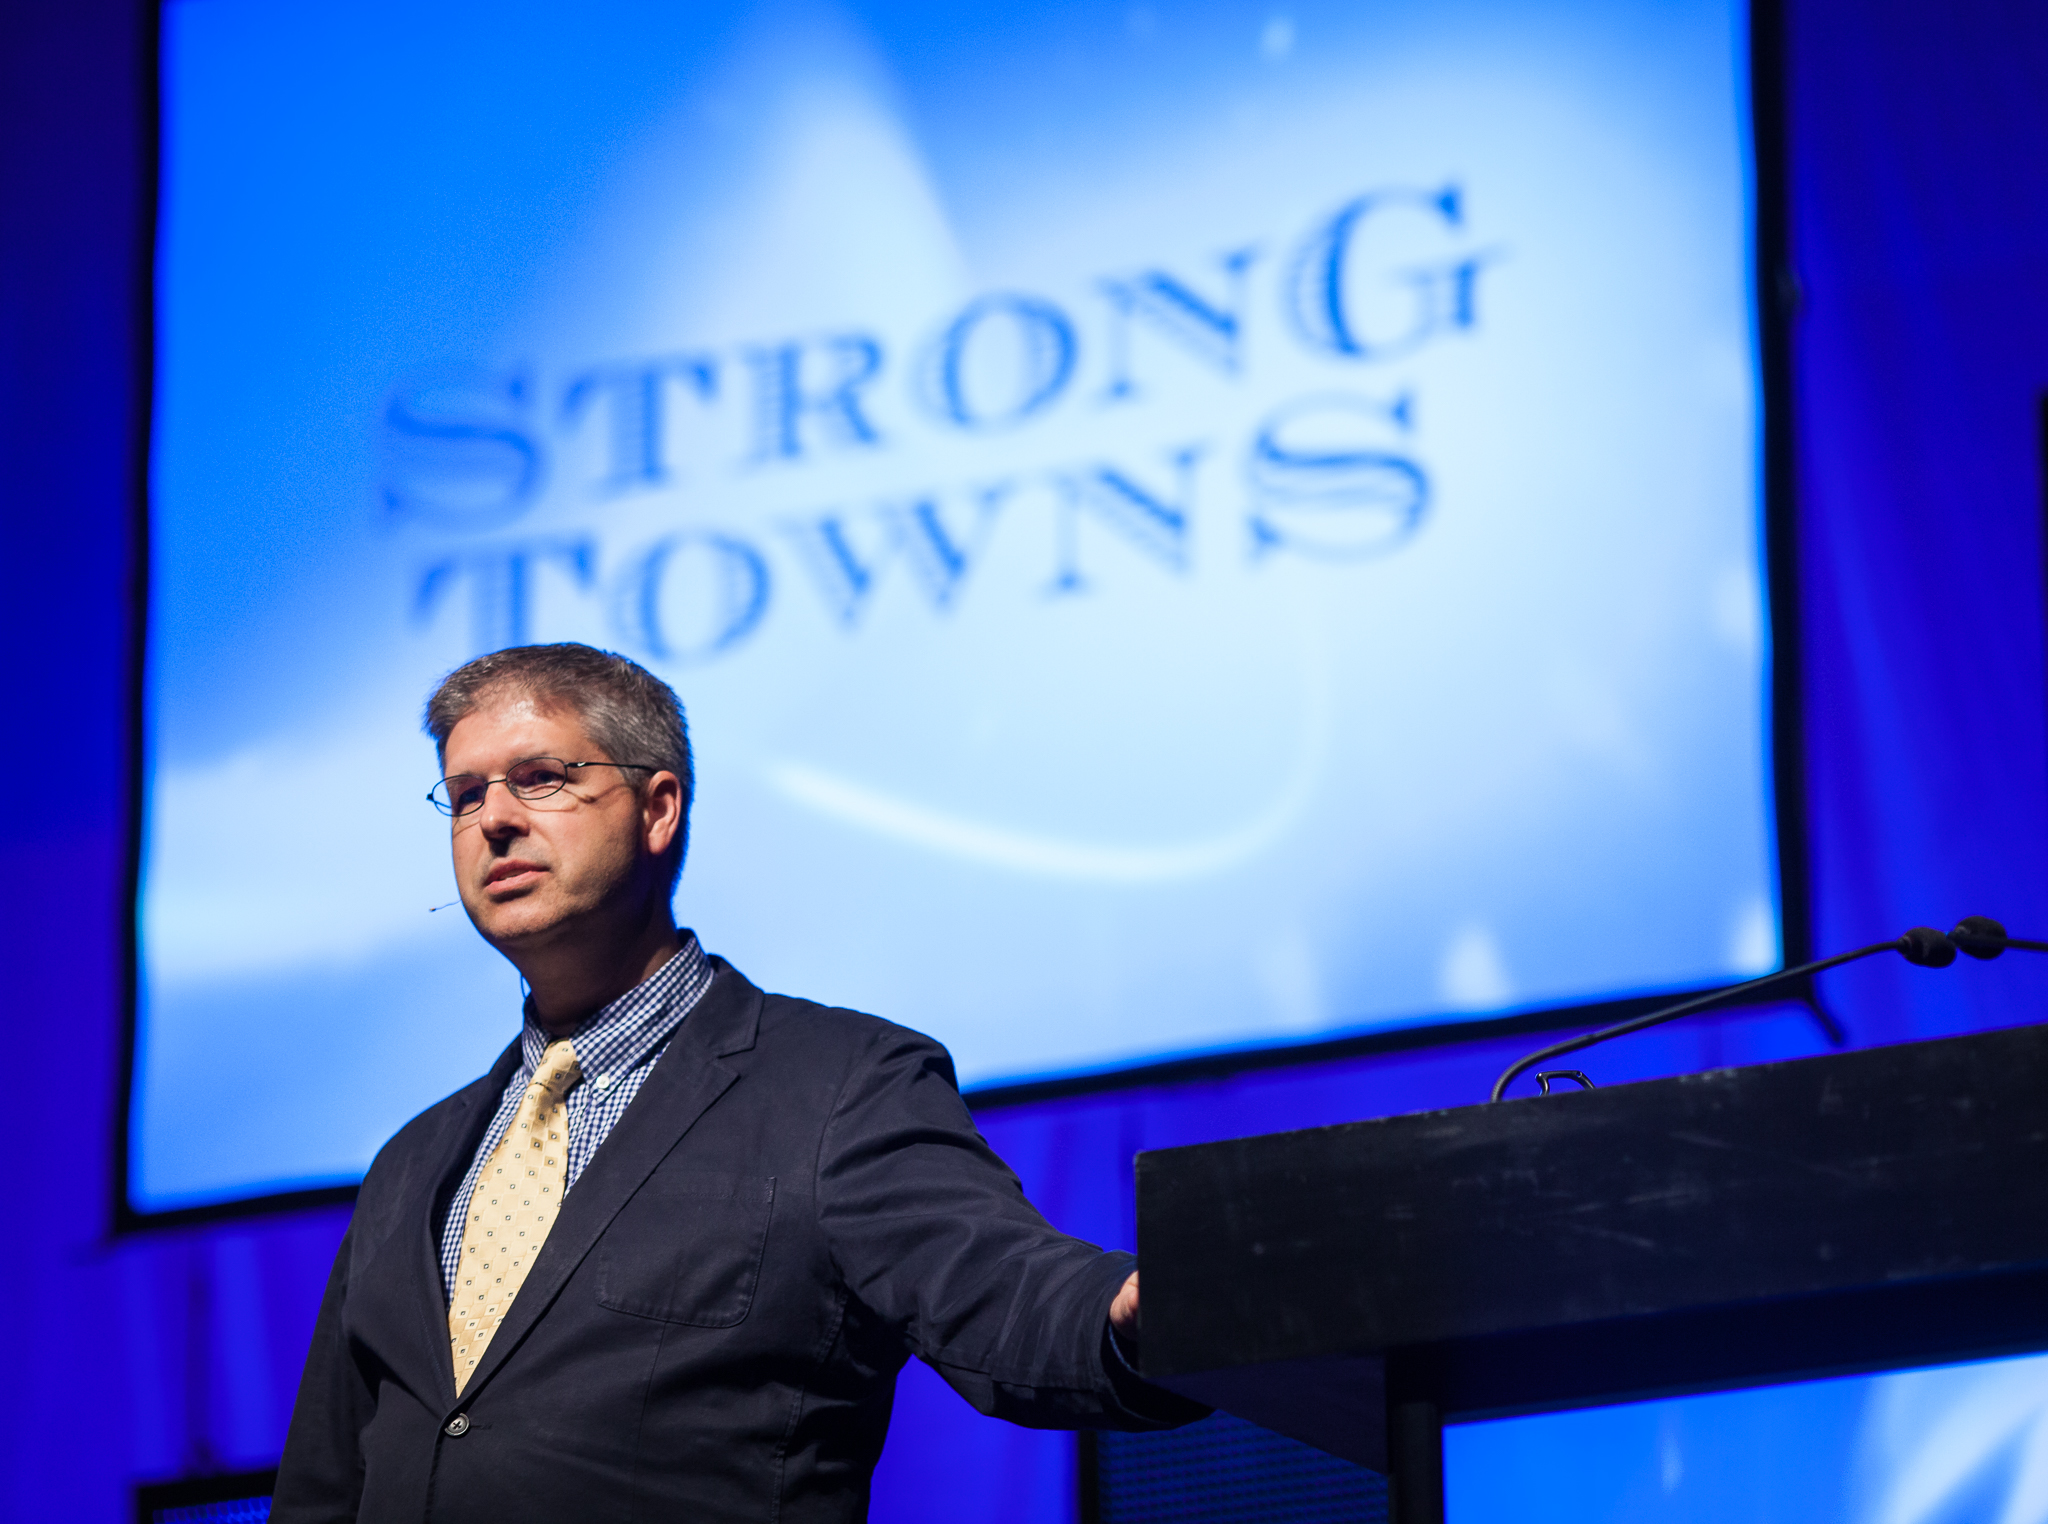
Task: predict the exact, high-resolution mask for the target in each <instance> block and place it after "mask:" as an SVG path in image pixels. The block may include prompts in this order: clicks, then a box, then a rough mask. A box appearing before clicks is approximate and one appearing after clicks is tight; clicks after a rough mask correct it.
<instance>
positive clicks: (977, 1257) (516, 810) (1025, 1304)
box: [271, 645, 1203, 1524]
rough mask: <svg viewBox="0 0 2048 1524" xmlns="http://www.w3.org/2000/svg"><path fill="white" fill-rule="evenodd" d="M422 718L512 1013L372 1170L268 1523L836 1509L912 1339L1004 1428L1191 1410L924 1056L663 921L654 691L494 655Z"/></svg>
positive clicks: (578, 668)
mask: <svg viewBox="0 0 2048 1524" xmlns="http://www.w3.org/2000/svg"><path fill="white" fill-rule="evenodd" d="M426 723H427V730H428V732H429V733H430V734H431V735H432V736H433V738H434V740H435V742H436V744H437V746H438V748H439V751H440V756H441V761H442V772H443V773H444V774H445V775H446V776H444V778H443V779H442V782H441V783H440V784H439V785H438V786H437V787H436V789H435V790H434V794H433V798H434V802H435V803H436V804H437V805H438V806H439V807H440V808H441V809H442V810H443V812H444V813H446V814H448V815H449V816H450V823H451V826H452V838H451V840H452V845H453V852H454V864H455V877H456V882H457V886H458V888H459V891H460V893H461V896H462V903H463V905H464V907H465V908H466V909H467V910H468V912H469V917H470V920H471V922H472V923H473V924H474V925H475V926H476V929H477V930H478V932H480V933H481V934H482V935H483V937H484V939H485V940H486V941H488V942H489V943H490V944H491V945H492V946H493V947H495V948H497V949H498V951H500V952H501V953H503V954H504V955H505V956H506V957H507V958H508V959H510V960H511V962H512V963H513V964H514V966H516V967H517V968H518V969H519V972H520V973H521V974H522V975H523V976H524V978H525V980H526V983H527V985H528V987H529V988H530V990H531V994H530V995H529V996H528V998H527V1002H526V1012H525V1025H524V1029H523V1031H522V1033H521V1035H520V1037H519V1039H518V1040H517V1041H515V1042H514V1043H513V1044H512V1045H511V1046H510V1047H509V1048H507V1049H506V1050H505V1052H504V1053H503V1054H501V1055H500V1056H499V1058H498V1061H497V1063H496V1064H495V1065H493V1066H492V1069H491V1071H490V1073H489V1074H487V1075H485V1076H484V1077H483V1078H482V1079H480V1080H478V1081H477V1082H476V1083H475V1084H472V1085H470V1086H469V1087H468V1088H467V1089H464V1090H461V1091H458V1092H457V1093H456V1094H455V1095H453V1096H450V1097H449V1098H448V1099H447V1100H445V1101H442V1102H441V1103H439V1104H438V1105H436V1106H434V1107H432V1108H431V1109H429V1110H428V1111H426V1112H425V1113H423V1114H422V1115H421V1116H419V1117H417V1118H415V1119H414V1120H413V1121H412V1122H410V1123H408V1124H407V1125H406V1126H405V1127H404V1128H403V1129H402V1130H401V1131H400V1132H399V1133H398V1135H397V1136H396V1137H395V1138H393V1139H392V1140H391V1141H390V1142H389V1143H388V1144H386V1145H385V1147H384V1149H383V1150H382V1151H381V1152H380V1153H379V1154H378V1156H377V1159H376V1162H375V1163H374V1164H372V1165H371V1167H370V1173H369V1175H368V1177H367V1178H366V1179H365V1180H364V1182H363V1187H362V1192H361V1195H360V1197H359V1198H358V1201H357V1204H356V1211H355V1217H354V1220H353V1222H352V1223H351V1226H350V1228H349V1232H348V1236H347V1237H346V1238H345V1239H344V1241H343V1243H342V1246H341V1250H340V1253H339V1254H338V1255H337V1256H336V1259H335V1265H334V1272H333V1275H332V1277H331V1279H330V1281H329V1285H328V1290H327V1295H326V1299H325V1301H324V1303H323V1304H322V1307H321V1311H320V1319H319V1324H318V1327H317V1328H316V1330H315V1333H314V1336H313V1346H312V1350H311V1352H310V1353H309V1355H308V1356H307V1361H306V1370H305V1375H304V1377H303V1379H302V1381H301V1384H300V1388H299V1397H298V1404H297V1407H296V1409H295V1410H294V1412H293V1415H292V1425H291V1432H290V1435H289V1437H288V1439H287V1441H286V1445H285V1454H284V1460H283V1464H282V1467H281V1469H280V1471H279V1475H278V1485H277V1493H276V1500H275V1503H274V1505H273V1510H272V1515H271V1516H272V1518H273V1519H276V1520H279V1521H284V1524H297V1521H302V1520H321V1521H327V1520H361V1521H364V1524H372V1521H377V1524H381V1521H385V1520H392V1521H396V1520H405V1521H407V1524H417V1521H420V1520H423V1519H428V1518H431V1519H433V1520H435V1521H437V1524H438V1521H465V1520H477V1521H486V1520H489V1521H495V1524H512V1521H520V1520H550V1521H570V1520H574V1521H579V1524H580V1521H583V1520H597V1519H613V1518H617V1519H627V1518H653V1517H659V1518H681V1519H692V1520H702V1521H708V1520H729V1519H730V1520H740V1519H760V1520H763V1521H767V1520H779V1521H788V1524H804V1521H810V1520H827V1519H830V1520H853V1519H858V1518H860V1517H862V1516H863V1515H864V1514H865V1512H866V1506H867V1495H868V1484H869V1477H870V1474H871V1473H872V1471H873V1469H874V1465H875V1461H876V1459H877V1457H878V1456H879V1455H880V1453H881V1448H882V1440H883V1436H884V1433H885V1431H886V1430H887V1427H888V1421H889V1407H890V1402H891V1399H892V1396H893V1392H894V1386H895V1379H896V1372H897V1371H898V1370H899V1369H900V1368H901V1367H902V1365H903V1362H904V1360H905V1359H906V1358H907V1356H908V1355H909V1354H910V1353H916V1354H918V1355H920V1356H921V1357H923V1358H924V1359H925V1360H926V1361H928V1362H929V1363H930V1364H931V1365H932V1366H934V1367H935V1368H936V1369H937V1370H938V1371H939V1373H940V1374H941V1375H942V1376H944V1377H945V1379H946V1380H947V1381H948V1382H950V1383H951V1384H952V1385H953V1387H954V1388H955V1389H956V1390H958V1391H959V1392H960V1393H961V1394H962V1395H963V1396H965V1397H966V1398H967V1400H968V1401H969V1402H971V1403H973V1404H974V1405H975V1406H976V1407H977V1408H979V1409H980V1410H981V1411H982V1412H984V1413H992V1414H996V1415H998V1416H1001V1417H1005V1418H1009V1419H1013V1420H1015V1421H1017V1422H1019V1423H1025V1424H1032V1425H1039V1426H1052V1427H1074V1426H1084V1425H1093V1426H1101V1427H1109V1428H1147V1427H1158V1426H1166V1425H1171V1424H1175V1423H1180V1422H1185V1421H1186V1420H1188V1419H1190V1418H1193V1417H1197V1416H1200V1414H1201V1413H1202V1411H1203V1410H1202V1409H1200V1408H1198V1407H1195V1406H1193V1405H1192V1404H1190V1403H1187V1402H1184V1401H1182V1400H1181V1399H1179V1398H1177V1397H1174V1396H1171V1395H1170V1394H1167V1393H1165V1392H1162V1391H1159V1390H1158V1389H1156V1388H1152V1387H1148V1386H1146V1385H1145V1384H1144V1383H1142V1382H1141V1381H1139V1380H1138V1379H1137V1378H1136V1377H1135V1376H1134V1375H1133V1374H1132V1372H1131V1370H1130V1368H1129V1366H1128V1365H1127V1364H1126V1363H1125V1354H1126V1352H1127V1351H1128V1350H1129V1349H1130V1347H1131V1341H1134V1340H1135V1338H1136V1335H1137V1311H1138V1279H1137V1275H1136V1273H1135V1272H1134V1271H1133V1270H1132V1268H1131V1259H1130V1256H1128V1255H1122V1254H1105V1253H1103V1252H1101V1251H1099V1250H1097V1249H1095V1248H1094V1247H1092V1246H1090V1245H1087V1244H1083V1243H1080V1242H1078V1241H1077V1240H1074V1239H1071V1238H1067V1237H1065V1236H1063V1235H1061V1234H1059V1233H1057V1232H1055V1231H1054V1230H1053V1229H1052V1228H1051V1227H1050V1226H1049V1225H1047V1223H1046V1222H1045V1220H1044V1219H1043V1218H1041V1217H1040V1216H1039V1215H1038V1213H1037V1212H1036V1211H1035V1210H1033V1209H1032V1207H1031V1206H1030V1205H1029V1204H1028V1203H1027V1202H1026V1201H1025V1200H1024V1197H1023V1194H1022V1192H1021V1190H1020V1189H1019V1187H1018V1184H1017V1181H1016V1179H1015V1177H1014V1176H1012V1175H1011V1174H1010V1172H1009V1171H1008V1170H1007V1169H1006V1168H1005V1167H1004V1166H1003V1164H1002V1162H1001V1161H1000V1160H998V1159H997V1158H996V1157H995V1155H994V1154H993V1153H991V1152H990V1150H989V1148H988V1146H987V1145H986V1144H985V1143H984V1142H983V1141H982V1139H981V1137H980V1135H979V1134H978V1133H976V1131H975V1129H974V1126H973V1123H972V1121H971V1120H970V1119H969V1117H968V1114H967V1110H966V1108H965V1106H964V1105H963V1104H962V1102H961V1100H960V1097H959V1093H958V1091H957V1089H956V1088H955V1085H954V1081H953V1072H952V1065H951V1061H950V1060H949V1059H948V1058H947V1056H946V1053H945V1050H944V1049H942V1048H941V1047H939V1046H938V1044H936V1043H934V1042H932V1041H931V1040H930V1039H928V1038H925V1037H922V1036H920V1035H919V1034H917V1033H915V1032H910V1031H906V1030H905V1029H903V1028H901V1027H896V1026H892V1025H890V1024H889V1023H887V1022H883V1021H878V1020H876V1019H874V1018H873V1017H869V1016H862V1015H857V1014H855V1013H853V1012H850V1011H842V1010H832V1009H828V1008H826V1007H823V1006H818V1005H813V1004H811V1003H809V1002H807V1001H801V1000H793V999H788V998H786V997H783V996H780V995H767V994H763V993H762V992H761V991H760V990H758V989H756V988H755V987H754V986H753V985H751V984H749V983H748V982H747V980H746V979H745V978H744V977H742V976H741V975H740V974H739V973H738V972H737V971H736V970H735V969H733V968H732V967H731V966H730V965H729V964H727V963H725V962H723V961H722V960H720V959H718V958H714V957H708V956H707V955H706V954H705V953H704V952H703V951H702V950H701V949H700V948H699V947H698V945H697V941H696V938H695V937H694V936H693V935H692V934H691V933H690V932H688V931H680V930H678V929H677V927H676V925H675V921H674V919H673V916H672V912H671V910H670V898H671V895H672V892H673V890H674V886H675V882H676V878H677V875H678V874H679V873H680V871H681V868H682V862H683V853H684V848H685V845H686V839H687V821H688V815H689V805H690V789H691V771H690V756H689V743H688V739H687V735H686V733H685V730H684V725H683V716H682V711H681V709H680V707H679V706H678V704H677V703H676V699H675V695H674V694H673V693H671V692H670V691H669V689H668V688H667V687H666V685H664V684H663V683H661V682H660V681H659V680H658V679H656V678H655V677H653V676H652V675H651V674H649V673H647V672H646V671H644V670H642V669H641V668H640V667H638V666H636V665H634V664H633V663H632V662H629V661H627V660H625V659H624V658H623V657H619V656H613V655H609V654H607V653H604V652H600V651H596V650H593V649H591V648H590V647H587V646H580V645H558V646H527V647H520V648H516V649H513V650H507V651H500V652H497V653H496V654H494V655H490V656H486V657H482V658H480V659H478V660H476V661H473V662H471V663H469V664H468V665H467V666H464V667H462V668H460V669H458V670H457V671H456V672H454V673H453V674H451V675H450V676H449V677H448V678H447V680H446V681H444V682H443V683H442V685H441V687H440V688H439V689H438V690H437V691H436V692H435V694H434V696H433V697H432V698H431V699H430V700H429V701H428V705H427V716H426ZM390 1061H391V1062H393V1063H403V1062H404V1061H405V1060H404V1055H403V1054H400V1053H394V1054H392V1055H391V1060H390ZM1112 1329H1114V1333H1112Z"/></svg>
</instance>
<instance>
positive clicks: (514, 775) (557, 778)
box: [427, 757, 661, 816]
mask: <svg viewBox="0 0 2048 1524" xmlns="http://www.w3.org/2000/svg"><path fill="white" fill-rule="evenodd" d="M579 767H631V768H644V769H645V770H647V771H648V772H652V773H658V772H660V771H661V768H660V766H659V765H658V764H656V763H653V762H564V761H563V760H562V759H561V758H560V757H527V758H526V759H524V760H523V761H519V762H514V763H513V764H512V765H511V766H510V767H508V768H506V769H505V776H504V777H502V778H486V777H484V776H483V775H482V774H480V773H456V774H455V775H454V776H452V777H448V778H443V779H442V780H441V781H440V782H439V783H437V784H435V785H434V786H433V787H432V788H431V789H429V790H428V791H427V799H428V801H429V802H430V803H431V804H432V805H433V806H434V808H435V809H437V810H439V811H440V812H441V813H442V814H443V815H453V816H462V815H473V814H475V813H476V812H477V811H478V810H480V809H482V808H483V807H484V795H485V794H487V793H489V792H490V788H491V785H492V784H493V783H502V784H504V785H505V787H506V788H508V789H510V790H511V791H512V797H513V798H515V799H528V800H531V799H545V798H547V797H548V795H550V794H559V793H560V792H561V791H562V790H563V789H565V788H567V787H568V786H569V774H570V773H571V772H572V771H574V770H575V769H576V768H579Z"/></svg>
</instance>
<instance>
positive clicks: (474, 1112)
mask: <svg viewBox="0 0 2048 1524" xmlns="http://www.w3.org/2000/svg"><path fill="white" fill-rule="evenodd" d="M519 1062H520V1057H519V1041H518V1039H517V1038H515V1039H513V1041H512V1044H511V1046H510V1047H508V1048H507V1049H506V1050H505V1051H504V1052H503V1053H501V1054H499V1055H498V1061H497V1062H496V1063H495V1064H493V1065H492V1066H491V1070H490V1072H489V1073H488V1074H486V1075H485V1076H484V1077H483V1078H482V1079H480V1080H477V1081H476V1082H475V1083H474V1084H471V1085H468V1086H466V1087H465V1088H463V1089H462V1090H460V1091H457V1092H456V1094H455V1095H454V1096H452V1097H451V1098H450V1101H449V1104H448V1110H447V1113H446V1115H445V1116H444V1117H443V1118H442V1119H441V1125H440V1126H439V1128H438V1129H437V1130H436V1133H435V1135H434V1136H433V1137H432V1138H429V1139H424V1140H422V1141H421V1143H420V1145H419V1147H418V1149H417V1150H416V1151H415V1153H414V1156H413V1163H412V1166H411V1168H410V1170H409V1172H408V1173H409V1177H410V1178H409V1179H407V1180H406V1182H405V1183H404V1184H403V1185H402V1186H401V1187H400V1189H399V1192H398V1201H397V1203H396V1205H395V1207H394V1209H393V1215H392V1217H391V1219H390V1221H391V1228H390V1230H389V1231H388V1232H386V1233H385V1236H384V1241H383V1242H382V1243H381V1244H380V1245H379V1246H378V1247H377V1248H376V1249H375V1250H373V1251H372V1253H371V1256H370V1260H369V1262H368V1264H367V1265H366V1266H365V1267H364V1270H363V1274H362V1276H361V1277H360V1278H359V1279H358V1280H357V1282H356V1284H355V1286H354V1287H353V1288H352V1290H351V1292H350V1300H351V1301H352V1302H353V1303H354V1304H355V1305H354V1307H353V1309H352V1312H353V1320H354V1321H355V1322H356V1323H357V1325H358V1326H359V1327H362V1328H363V1329H365V1331H367V1332H370V1333H372V1334H373V1335H374V1334H375V1333H376V1332H378V1331H382V1332H385V1333H388V1334H389V1335H390V1336H391V1339H392V1341H393V1342H391V1343H390V1344H389V1345H388V1346H387V1345H385V1343H384V1342H383V1341H382V1340H379V1341H377V1344H378V1353H379V1354H380V1355H382V1356H383V1357H384V1358H385V1359H386V1360H388V1361H389V1362H390V1364H391V1368H392V1371H393V1373H394V1374H396V1375H397V1376H398V1377H399V1379H400V1380H402V1381H403V1382H405V1384H406V1385H407V1386H408V1387H410V1388H411V1389H412V1390H413V1391H415V1392H417V1393H418V1394H419V1395H420V1397H421V1398H422V1400H425V1401H430V1402H437V1403H438V1404H439V1405H440V1406H441V1407H442V1408H443V1409H444V1410H445V1409H446V1408H449V1407H452V1406H453V1405H454V1402H455V1365H454V1361H453V1359H452V1357H451V1356H450V1355H449V1352H448V1300H447V1293H446V1292H445V1291H444V1290H443V1289H442V1276H441V1242H440V1234H439V1231H438V1230H439V1227H440V1224H439V1223H438V1222H437V1221H436V1218H437V1217H438V1215H439V1214H438V1212H437V1211H436V1210H435V1209H436V1208H437V1207H438V1206H439V1205H440V1204H441V1203H442V1202H444V1201H446V1200H447V1199H448V1197H449V1196H450V1195H451V1194H452V1193H453V1189H454V1185H455V1183H456V1182H458V1181H460V1179H461V1178H462V1175H463V1173H464V1172H465V1171H466V1170H467V1169H468V1168H469V1163H470V1160H471V1159H473V1158H474V1157H475V1156H476V1147H477V1144H478V1143H479V1142H480V1141H482V1138H483V1134H484V1129H485V1128H487V1127H489V1126H490V1121H491V1117H492V1116H493V1115H494V1114H495V1112H496V1110H497V1103H498V1097H499V1096H501V1095H503V1094H504V1093H505V1086H506V1083H507V1082H508V1081H509V1080H510V1079H511V1078H512V1075H513V1073H514V1071H516V1070H517V1069H518V1067H519Z"/></svg>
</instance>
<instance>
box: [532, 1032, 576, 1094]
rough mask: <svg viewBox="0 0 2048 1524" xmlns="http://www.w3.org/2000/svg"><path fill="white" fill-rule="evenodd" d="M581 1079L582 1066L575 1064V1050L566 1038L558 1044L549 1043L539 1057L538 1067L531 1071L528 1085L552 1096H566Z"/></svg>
mask: <svg viewBox="0 0 2048 1524" xmlns="http://www.w3.org/2000/svg"><path fill="white" fill-rule="evenodd" d="M581 1078H583V1066H582V1064H580V1063H578V1062H577V1059H576V1048H575V1045H574V1044H573V1043H571V1042H570V1041H569V1040H568V1039H567V1038H566V1037H565V1038H563V1039H562V1040H561V1041H560V1042H551V1043H549V1044H548V1046H547V1051H546V1052H545V1053H543V1054H542V1055H541V1059H540V1067H539V1068H537V1069H535V1070H534V1071H533V1079H532V1080H531V1082H530V1083H532V1084H535V1085H538V1086H539V1087H540V1088H541V1089H543V1090H545V1091H547V1092H548V1094H550V1095H553V1096H558V1097H559V1096H564V1095H567V1094H568V1093H569V1092H570V1091H571V1090H572V1089H574V1088H575V1085H576V1082H577V1081H578V1080H580V1079H581Z"/></svg>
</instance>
